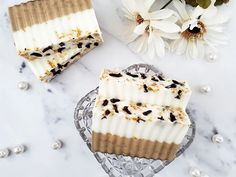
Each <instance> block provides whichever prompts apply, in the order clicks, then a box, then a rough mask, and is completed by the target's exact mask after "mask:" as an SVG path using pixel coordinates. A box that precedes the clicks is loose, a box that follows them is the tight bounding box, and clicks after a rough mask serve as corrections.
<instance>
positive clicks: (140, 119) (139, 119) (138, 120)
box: [137, 117, 145, 123]
mask: <svg viewBox="0 0 236 177" xmlns="http://www.w3.org/2000/svg"><path fill="white" fill-rule="evenodd" d="M140 121H142V122H145V120H144V119H142V118H140V117H138V119H137V122H138V123H139V122H140Z"/></svg>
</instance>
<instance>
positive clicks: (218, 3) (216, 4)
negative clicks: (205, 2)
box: [215, 0, 229, 6]
mask: <svg viewBox="0 0 236 177" xmlns="http://www.w3.org/2000/svg"><path fill="white" fill-rule="evenodd" d="M228 2H229V0H216V2H215V6H218V5H222V4H223V3H228Z"/></svg>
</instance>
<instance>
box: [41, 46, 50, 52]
mask: <svg viewBox="0 0 236 177" xmlns="http://www.w3.org/2000/svg"><path fill="white" fill-rule="evenodd" d="M48 50H52V46H48V47H46V48H44V49H43V51H42V52H43V53H44V52H47V51H48Z"/></svg>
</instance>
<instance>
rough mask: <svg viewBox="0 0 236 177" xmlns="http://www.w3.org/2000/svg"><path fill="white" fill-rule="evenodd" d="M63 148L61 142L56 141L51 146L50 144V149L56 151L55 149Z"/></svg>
mask: <svg viewBox="0 0 236 177" xmlns="http://www.w3.org/2000/svg"><path fill="white" fill-rule="evenodd" d="M62 146H63V143H62V141H61V140H56V141H55V142H54V143H53V144H52V149H54V150H57V149H61V148H62Z"/></svg>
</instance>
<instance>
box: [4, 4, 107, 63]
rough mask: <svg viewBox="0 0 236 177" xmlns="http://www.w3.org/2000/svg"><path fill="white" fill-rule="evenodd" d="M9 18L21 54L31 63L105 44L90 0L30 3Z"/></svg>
mask: <svg viewBox="0 0 236 177" xmlns="http://www.w3.org/2000/svg"><path fill="white" fill-rule="evenodd" d="M9 16H10V21H11V25H12V30H13V38H14V41H15V46H16V48H17V51H18V54H19V55H20V56H23V57H25V58H26V59H27V60H30V61H32V60H36V59H42V58H43V57H48V56H50V55H53V54H56V53H62V52H64V51H66V50H70V49H73V48H75V47H77V48H79V49H80V48H82V47H86V48H88V49H91V48H93V47H94V46H98V45H99V44H100V43H101V42H102V41H103V40H102V36H101V31H100V29H99V26H98V23H97V19H96V16H95V12H94V9H93V7H92V3H91V1H90V0H35V1H29V2H26V3H22V4H19V5H15V6H12V7H9ZM81 55H83V54H82V53H81Z"/></svg>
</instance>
